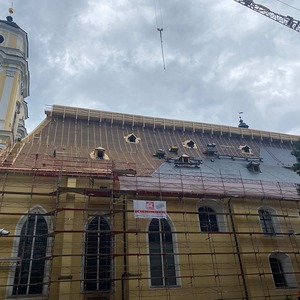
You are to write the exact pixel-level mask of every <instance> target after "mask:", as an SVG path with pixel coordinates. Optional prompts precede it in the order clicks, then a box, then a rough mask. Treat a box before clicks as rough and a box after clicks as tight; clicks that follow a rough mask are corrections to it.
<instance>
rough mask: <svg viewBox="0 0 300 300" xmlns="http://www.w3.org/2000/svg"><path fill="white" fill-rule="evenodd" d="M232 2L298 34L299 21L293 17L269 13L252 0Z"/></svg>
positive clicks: (268, 10) (299, 28)
mask: <svg viewBox="0 0 300 300" xmlns="http://www.w3.org/2000/svg"><path fill="white" fill-rule="evenodd" d="M233 1H235V2H237V3H240V4H242V5H244V6H246V7H248V8H250V9H252V10H254V11H256V12H258V13H260V14H262V15H264V16H266V17H268V18H270V19H272V20H274V21H276V22H278V23H280V24H282V25H284V26H286V27H289V28H291V29H293V30H295V31H297V32H299V33H300V21H298V20H296V19H294V18H293V17H290V16H283V15H281V14H278V13H275V12H273V11H271V10H270V9H269V8H267V7H265V6H263V5H261V4H257V3H254V1H253V0H233Z"/></svg>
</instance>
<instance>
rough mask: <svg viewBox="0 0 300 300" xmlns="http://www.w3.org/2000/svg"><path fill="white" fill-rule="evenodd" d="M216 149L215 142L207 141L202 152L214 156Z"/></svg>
mask: <svg viewBox="0 0 300 300" xmlns="http://www.w3.org/2000/svg"><path fill="white" fill-rule="evenodd" d="M217 152H218V151H217V150H216V144H215V143H208V144H207V145H206V150H205V151H204V152H203V153H204V154H206V155H209V156H214V155H215V154H217Z"/></svg>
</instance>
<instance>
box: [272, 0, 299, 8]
mask: <svg viewBox="0 0 300 300" xmlns="http://www.w3.org/2000/svg"><path fill="white" fill-rule="evenodd" d="M275 1H277V2H280V3H282V4H284V5H286V6H288V7H290V8H293V9H295V10H298V11H300V9H299V8H297V7H295V6H292V5H290V4H287V3H285V2H283V1H281V0H275Z"/></svg>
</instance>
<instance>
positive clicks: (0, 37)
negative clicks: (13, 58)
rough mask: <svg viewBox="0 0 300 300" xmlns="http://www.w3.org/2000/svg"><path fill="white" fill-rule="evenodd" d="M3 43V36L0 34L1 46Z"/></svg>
mask: <svg viewBox="0 0 300 300" xmlns="http://www.w3.org/2000/svg"><path fill="white" fill-rule="evenodd" d="M3 42H4V37H3V35H1V34H0V44H2V43H3Z"/></svg>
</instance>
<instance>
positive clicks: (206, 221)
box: [198, 206, 219, 232]
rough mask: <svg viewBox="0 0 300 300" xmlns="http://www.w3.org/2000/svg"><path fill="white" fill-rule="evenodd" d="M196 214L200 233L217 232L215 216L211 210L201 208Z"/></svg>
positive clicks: (204, 207)
mask: <svg viewBox="0 0 300 300" xmlns="http://www.w3.org/2000/svg"><path fill="white" fill-rule="evenodd" d="M198 214H199V221H200V229H201V231H202V232H219V227H218V221H217V214H216V212H215V211H214V210H213V209H212V208H210V207H208V206H201V207H199V209H198Z"/></svg>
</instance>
